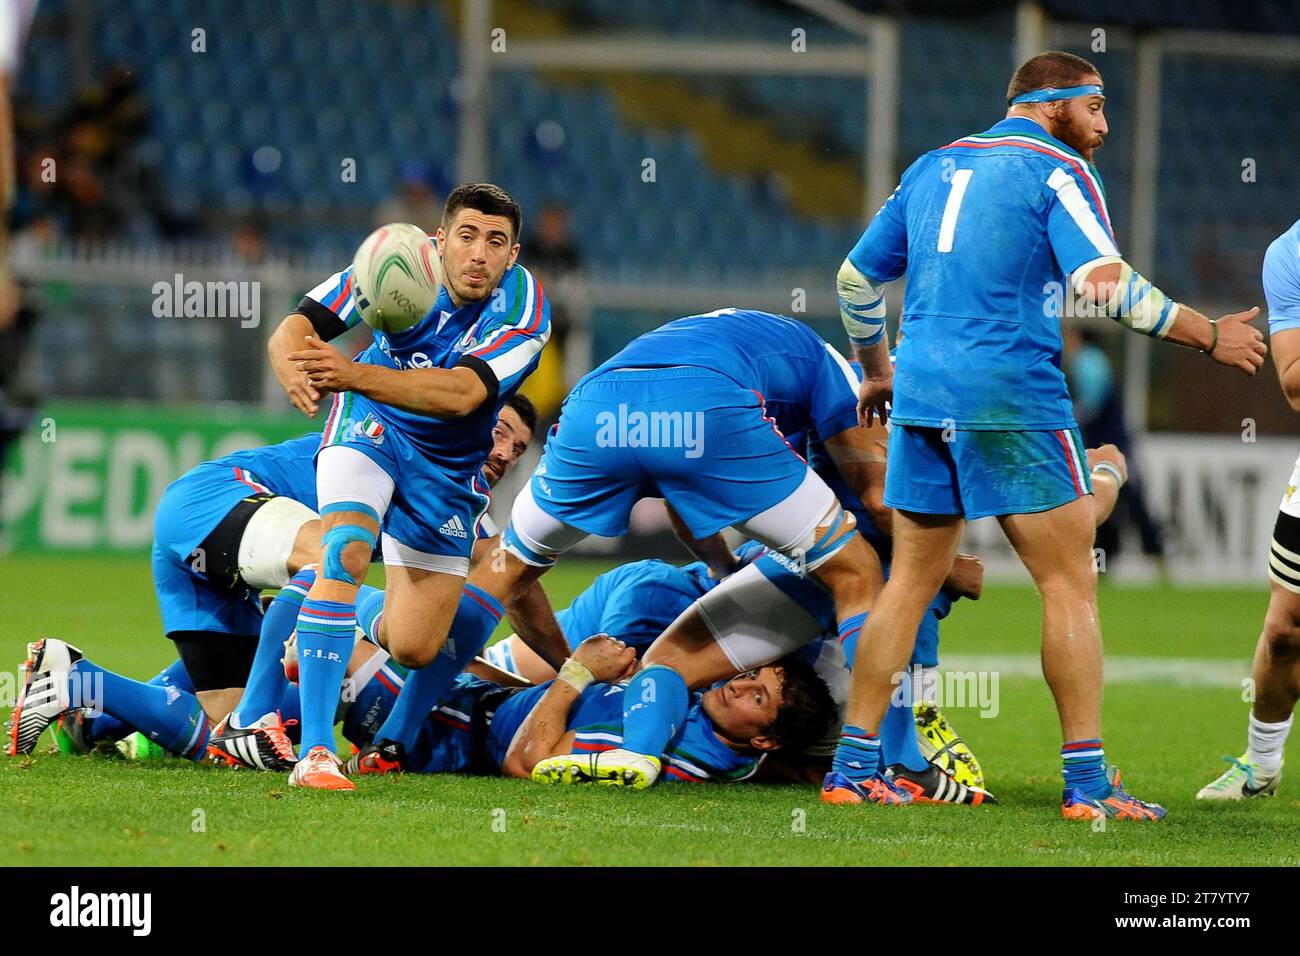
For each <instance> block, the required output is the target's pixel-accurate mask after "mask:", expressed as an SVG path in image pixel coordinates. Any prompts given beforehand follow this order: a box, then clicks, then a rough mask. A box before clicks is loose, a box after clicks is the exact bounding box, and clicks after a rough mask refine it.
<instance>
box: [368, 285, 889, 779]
mask: <svg viewBox="0 0 1300 956" xmlns="http://www.w3.org/2000/svg"><path fill="white" fill-rule="evenodd" d="M852 391H853V377H852V372H851V370H850V369H849V368H848V364H847V363H846V362H845V361H844V359H843V358H842V357H840V356H839V354H838V353H836V352H835V351H834V349H832V348H831V347H830V346H829V345H828V344H827V343H826V342H824V341H823V340H822V339H821V338H820V337H818V336H817V335H816V333H814V332H813V331H812V330H811V329H809V328H808V327H807V326H806V325H803V324H802V323H800V322H796V321H794V320H792V319H787V318H783V317H781V316H776V315H770V314H767V313H763V312H754V311H746V310H737V309H722V310H719V311H717V312H713V313H709V314H707V315H698V316H689V317H687V318H684V319H679V320H677V321H675V322H671V323H669V324H668V325H666V326H663V327H662V328H660V329H657V330H656V331H654V332H650V333H648V334H646V335H643V336H641V337H640V338H638V339H636V340H634V341H633V342H632V343H631V344H630V345H628V346H627V347H626V348H625V349H623V350H622V351H621V352H619V353H618V354H617V355H616V356H614V357H613V358H612V359H610V360H609V361H607V362H606V363H605V364H604V365H602V366H601V367H599V368H597V369H596V370H594V371H593V372H591V373H589V374H588V375H586V376H585V377H584V378H583V379H582V380H581V381H580V382H579V383H578V385H577V386H576V387H575V388H574V390H573V391H572V393H570V395H569V397H568V399H567V400H566V401H565V404H564V409H563V411H562V413H561V417H560V422H559V425H558V428H557V430H556V431H555V432H554V433H553V434H552V435H551V436H550V437H549V439H548V441H547V445H546V451H545V454H544V455H543V456H542V460H541V462H540V463H539V464H538V466H537V468H536V470H535V471H534V473H533V478H532V481H531V482H530V483H529V485H528V486H527V487H526V488H525V489H524V490H523V491H521V492H520V494H519V497H518V498H516V499H515V502H514V506H513V508H512V509H511V515H510V523H509V526H508V527H507V529H506V531H505V533H504V534H503V536H502V540H503V544H504V545H505V554H504V560H503V561H500V562H497V561H492V562H488V563H485V564H480V565H479V566H478V567H476V568H475V569H474V572H473V573H472V575H471V578H470V582H469V583H470V585H471V586H472V587H477V588H479V589H480V590H481V591H483V592H486V593H487V594H488V595H490V596H491V597H493V598H494V599H495V600H498V601H499V600H503V599H506V598H508V597H509V596H510V595H512V594H514V593H516V592H517V591H518V590H519V589H520V588H521V587H524V586H527V585H528V584H529V583H530V582H532V581H535V580H536V579H537V578H538V577H539V576H540V575H541V574H542V573H543V572H544V571H545V570H546V569H548V568H549V567H551V566H552V565H553V564H554V563H555V561H556V558H557V557H558V556H559V555H560V554H561V553H563V552H564V551H566V550H568V549H569V548H570V547H572V546H573V545H575V544H577V543H578V542H579V541H581V540H582V539H583V538H585V537H586V536H587V535H588V534H600V535H609V536H616V535H621V534H623V533H625V532H626V530H627V522H628V515H629V513H630V511H631V509H632V506H633V505H634V504H635V503H636V501H638V500H639V499H641V498H644V497H662V498H666V499H667V501H668V505H669V506H670V507H671V508H672V509H673V511H674V512H675V513H676V514H677V515H678V516H679V519H680V524H681V526H682V530H684V531H685V532H686V534H687V537H688V538H689V539H690V540H691V542H692V543H693V544H694V548H695V552H696V554H697V556H698V557H700V559H701V560H704V561H705V562H706V563H707V564H708V565H709V566H710V568H711V569H714V570H715V571H717V572H718V573H721V574H725V573H728V572H730V571H731V570H733V566H734V563H735V557H734V555H732V554H731V552H730V550H728V549H727V548H726V545H725V542H723V541H722V537H721V534H720V532H721V531H722V529H723V528H726V527H728V526H730V527H733V528H735V529H736V530H738V531H739V532H740V533H742V534H744V535H745V536H747V537H752V538H754V539H756V540H759V541H762V542H763V543H764V544H766V545H768V546H769V547H771V548H773V549H774V550H777V551H780V552H782V553H784V554H786V555H787V556H792V557H793V556H798V559H799V560H801V562H802V564H803V566H804V567H805V569H806V570H807V572H808V573H810V574H812V575H814V576H815V577H816V578H817V579H818V580H820V581H821V582H822V583H823V584H824V585H825V586H826V587H827V588H828V590H829V591H830V592H831V593H832V595H833V596H834V600H835V609H836V615H837V618H838V622H839V623H838V627H839V630H840V632H841V633H847V632H850V631H853V630H856V629H857V628H858V627H859V625H860V624H861V621H862V619H863V617H864V615H865V614H866V612H867V610H869V608H870V606H871V601H872V599H873V598H874V596H875V594H876V593H877V592H878V591H879V589H880V586H881V576H880V562H879V561H878V560H877V558H876V556H875V554H874V553H873V552H872V551H871V549H870V547H868V545H867V543H866V541H865V540H863V538H862V537H861V536H860V535H857V534H854V525H855V519H854V518H853V516H852V515H851V514H849V513H847V512H845V510H844V508H843V507H842V506H841V505H840V504H839V502H838V501H837V500H836V498H835V494H834V492H833V491H831V489H830V488H828V487H827V486H826V483H825V482H824V481H823V480H822V479H821V478H820V477H819V476H818V475H817V474H816V473H815V472H813V471H812V469H810V468H809V467H808V464H807V463H806V462H805V461H804V460H803V459H802V458H801V457H800V456H799V455H798V454H796V453H795V451H794V449H792V448H791V447H790V445H789V444H788V443H787V442H786V440H785V438H784V437H783V433H790V434H794V433H795V432H799V431H802V430H804V429H805V428H807V427H809V426H810V425H811V427H813V428H815V429H816V431H817V433H818V434H819V435H824V436H827V437H826V441H827V443H828V445H835V444H837V443H839V442H841V441H847V440H848V437H846V436H848V433H850V432H855V431H856V430H857V426H856V415H855V413H853V412H852V410H846V405H845V403H844V402H842V401H841V400H840V399H839V396H840V395H842V394H844V393H846V392H849V393H851V392H852ZM679 533H680V532H679ZM493 624H494V622H493V621H491V620H490V619H488V618H486V617H483V618H482V619H481V620H480V621H479V623H478V628H479V629H478V630H477V631H468V630H467V631H466V632H464V633H462V634H459V635H457V641H458V643H459V642H460V640H461V639H464V640H466V641H467V642H468V643H469V644H470V646H475V647H482V646H483V645H484V644H485V643H486V639H487V636H488V634H489V633H490V632H491V630H492V626H493ZM458 627H459V622H457V624H456V625H454V626H453V633H455V632H456V628H458ZM556 636H557V637H558V638H559V639H560V640H561V641H562V634H557V635H556ZM864 651H865V652H866V656H867V657H868V658H870V657H871V655H872V653H873V651H874V649H873V648H870V647H867V648H864ZM873 663H874V662H873ZM705 664H706V666H704V667H701V668H699V669H698V670H695V671H693V672H692V673H691V674H690V675H683V674H682V673H679V672H678V671H677V670H675V669H673V668H671V667H667V666H662V665H661V666H655V667H648V668H646V669H645V670H643V671H641V672H639V673H638V674H637V675H636V676H634V677H633V678H632V679H631V681H630V682H629V684H628V687H627V693H626V698H625V718H624V723H625V729H626V735H625V739H624V746H623V747H621V748H619V749H618V750H617V751H616V752H614V753H612V754H609V755H606V759H607V761H608V764H609V765H611V766H612V765H614V764H616V763H618V762H620V761H621V762H622V763H623V765H624V769H625V772H626V773H627V774H630V775H632V776H633V777H640V778H644V779H647V780H653V779H654V777H655V776H657V775H658V773H659V770H660V767H661V764H660V760H659V757H658V755H659V754H662V753H664V751H665V748H666V745H667V743H668V741H669V740H670V739H671V738H672V736H673V734H674V733H675V732H676V730H677V729H679V728H680V727H681V726H682V721H683V720H684V719H685V716H686V713H687V710H688V709H689V706H690V691H691V689H692V688H697V689H698V688H704V687H709V686H711V685H712V684H713V683H715V682H716V681H718V680H721V679H724V678H726V677H728V676H730V675H731V674H733V673H735V669H734V667H733V666H732V665H731V664H730V663H729V662H726V661H725V660H724V661H722V666H721V667H720V668H719V669H717V671H716V672H710V670H709V668H710V667H712V666H714V662H705ZM412 691H413V682H412V681H408V682H407V683H406V686H405V687H404V688H403V689H402V695H401V697H400V698H399V700H398V704H397V707H395V708H394V710H393V713H392V714H391V715H390V716H389V718H388V721H387V722H386V724H385V726H384V728H383V729H382V730H381V732H380V736H379V739H378V740H377V742H376V744H377V745H380V744H383V743H384V742H385V741H391V742H394V743H399V744H401V745H402V746H404V747H406V748H408V749H409V747H410V746H411V745H412V744H413V743H414V739H415V734H416V733H417V732H418V729H419V726H420V722H421V721H422V720H423V719H424V715H425V714H427V713H428V712H429V708H430V707H431V706H432V704H433V700H432V699H428V698H426V697H424V696H422V695H421V694H419V693H412ZM650 697H654V698H655V699H656V700H658V701H659V702H660V703H661V704H663V705H664V706H663V707H661V708H657V709H655V710H653V711H651V710H647V709H645V708H643V707H641V706H639V702H640V701H641V700H642V699H649V698H650Z"/></svg>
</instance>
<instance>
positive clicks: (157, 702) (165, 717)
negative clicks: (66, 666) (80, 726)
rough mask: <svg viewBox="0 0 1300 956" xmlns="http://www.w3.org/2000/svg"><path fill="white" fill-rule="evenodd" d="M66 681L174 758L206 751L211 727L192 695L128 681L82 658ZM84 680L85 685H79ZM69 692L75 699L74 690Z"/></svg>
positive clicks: (189, 757)
mask: <svg viewBox="0 0 1300 956" xmlns="http://www.w3.org/2000/svg"><path fill="white" fill-rule="evenodd" d="M68 679H69V683H71V682H72V681H77V682H78V687H81V688H85V687H91V688H93V689H94V691H93V692H94V693H95V694H96V697H97V702H98V704H99V707H100V708H101V709H103V710H104V712H105V713H108V714H112V715H113V716H114V717H116V718H117V719H118V720H119V721H121V722H122V723H123V724H127V725H129V726H128V727H127V730H128V731H129V730H130V729H131V728H135V729H136V730H138V731H140V732H141V733H142V734H144V735H145V736H146V737H148V738H149V739H150V740H152V741H154V742H155V743H156V744H158V745H159V746H160V747H162V748H163V749H165V750H169V751H171V752H172V753H174V754H176V755H177V756H178V757H184V758H186V759H187V760H200V759H202V757H203V755H204V753H205V752H206V751H207V749H208V736H209V733H210V730H211V728H209V726H208V718H207V715H206V714H204V713H203V707H202V705H201V704H200V703H199V699H198V698H197V697H195V696H194V695H193V694H190V693H186V692H185V691H183V690H180V689H178V688H176V687H172V686H167V685H164V684H161V683H159V684H145V683H143V682H141V681H138V680H131V678H129V677H123V676H122V675H121V674H114V673H113V672H112V671H108V670H104V668H102V667H100V666H99V665H98V664H96V663H94V662H93V661H90V660H88V659H86V658H84V657H83V658H82V659H81V660H79V661H77V663H76V664H74V665H73V666H72V670H71V671H69V678H68ZM87 680H89V681H90V683H89V684H86V683H83V682H85V681H87ZM69 689H70V690H71V691H73V693H74V697H75V694H76V692H77V688H71V687H70V688H69ZM82 699H83V700H84V699H85V696H84V694H83V698H82ZM87 703H89V701H87Z"/></svg>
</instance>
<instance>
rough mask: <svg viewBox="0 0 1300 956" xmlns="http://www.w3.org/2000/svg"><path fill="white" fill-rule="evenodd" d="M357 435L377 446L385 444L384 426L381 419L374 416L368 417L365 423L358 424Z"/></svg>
mask: <svg viewBox="0 0 1300 956" xmlns="http://www.w3.org/2000/svg"><path fill="white" fill-rule="evenodd" d="M356 429H357V434H358V435H363V436H365V437H366V438H369V439H370V440H371V441H372V442H374V443H375V444H376V445H382V444H383V443H384V426H383V425H381V424H380V423H379V419H377V418H375V416H374V415H367V416H366V417H365V420H364V421H361V422H358V423H357V426H356Z"/></svg>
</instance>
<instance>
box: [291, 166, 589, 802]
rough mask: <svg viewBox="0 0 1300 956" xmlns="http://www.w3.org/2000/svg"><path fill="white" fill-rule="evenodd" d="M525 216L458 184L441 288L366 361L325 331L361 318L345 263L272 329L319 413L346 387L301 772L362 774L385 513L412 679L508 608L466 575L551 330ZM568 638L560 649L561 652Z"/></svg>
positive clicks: (333, 427) (298, 776)
mask: <svg viewBox="0 0 1300 956" xmlns="http://www.w3.org/2000/svg"><path fill="white" fill-rule="evenodd" d="M521 221H522V216H521V213H520V209H519V206H518V204H517V203H516V202H515V201H514V199H512V198H511V197H510V196H509V195H508V194H507V193H506V192H505V191H504V190H502V189H500V188H499V187H497V186H493V185H490V184H483V183H474V184H467V185H462V186H459V187H457V188H456V189H454V190H452V192H451V195H450V196H449V197H448V199H447V204H446V207H445V210H444V213H443V219H442V223H441V225H440V226H439V229H438V232H437V235H436V240H437V243H438V249H439V255H440V257H441V260H442V264H443V272H444V276H445V279H444V284H443V288H442V290H441V292H440V294H439V297H438V301H437V303H436V304H435V306H434V307H433V309H431V310H430V312H429V314H428V315H426V316H425V317H424V319H423V320H422V321H421V322H419V323H418V324H417V325H415V326H414V327H413V328H411V329H409V330H407V331H405V332H402V333H379V332H376V333H375V336H374V341H373V343H372V344H371V346H370V347H369V348H368V349H367V350H366V351H365V352H364V353H363V354H362V355H361V356H360V357H359V359H358V360H357V361H352V360H350V359H349V358H348V357H347V356H345V355H344V354H343V353H342V352H340V351H339V350H338V349H335V348H333V347H332V346H329V345H328V344H326V343H325V342H324V341H322V339H323V338H327V337H329V336H331V335H333V334H337V333H339V332H341V331H343V330H344V329H345V328H347V327H349V326H350V325H353V324H355V323H356V321H357V309H356V303H355V301H354V299H353V296H352V292H351V270H350V269H348V270H344V271H343V272H341V273H339V275H338V276H337V277H336V278H335V280H334V281H333V282H332V283H329V284H328V285H329V286H330V287H329V289H328V290H327V291H324V292H322V291H321V287H318V289H317V290H314V291H315V292H316V294H315V295H311V296H309V297H308V299H307V300H306V301H304V303H302V304H300V306H299V310H298V312H296V313H294V314H292V315H290V316H288V317H286V319H285V320H284V322H283V323H282V325H281V327H280V328H279V329H277V331H276V334H275V335H274V336H273V337H272V340H271V343H270V349H271V352H272V367H273V368H275V369H276V374H277V375H278V376H279V377H280V380H281V382H282V383H284V384H285V386H286V391H288V393H289V394H290V397H291V399H293V400H294V401H295V404H297V405H298V407H299V408H301V409H302V410H303V411H305V412H306V413H308V414H313V413H314V411H315V410H316V408H317V405H316V404H315V402H316V400H317V399H318V398H319V396H320V394H321V393H323V392H332V393H334V401H333V406H332V408H331V411H330V414H329V417H328V419H327V420H326V423H325V428H324V434H323V436H322V442H321V450H320V452H319V454H318V457H317V469H316V470H317V497H318V500H319V503H320V510H321V522H322V530H323V536H322V539H321V540H322V544H321V551H322V557H323V562H322V568H321V573H320V575H319V576H318V577H317V579H316V581H315V583H314V584H313V585H312V588H311V591H310V593H309V594H308V595H307V599H306V600H305V601H304V602H303V605H302V610H301V612H300V614H299V618H298V623H297V632H298V640H299V644H300V655H301V660H302V664H301V666H302V681H301V695H302V758H301V760H300V761H299V765H298V766H297V767H296V768H295V771H294V772H293V774H292V775H291V781H290V782H291V783H292V784H293V785H294V786H305V787H309V788H315V789H330V790H350V789H352V788H353V784H352V783H351V782H350V781H349V780H347V778H346V777H345V776H343V774H342V772H341V771H340V768H339V762H338V758H337V757H336V756H335V755H334V749H333V748H334V735H333V727H332V721H331V718H332V716H333V708H334V702H335V700H336V699H337V694H338V688H339V686H340V684H341V682H342V678H343V671H344V668H345V667H346V664H347V656H348V655H347V649H348V648H349V647H350V646H351V644H350V642H351V640H352V634H353V632H354V627H355V619H356V596H357V589H358V588H359V587H360V586H361V584H362V583H363V581H364V579H365V575H366V571H367V568H368V566H369V560H370V554H371V551H372V550H373V548H374V546H375V543H376V541H377V540H378V538H379V533H380V530H381V528H382V530H383V557H384V565H385V568H386V569H387V575H386V576H387V582H388V584H387V589H386V592H385V594H386V596H385V600H386V602H387V603H386V608H385V614H384V624H385V628H386V632H385V637H386V643H387V646H388V647H389V648H390V650H391V651H392V653H393V654H394V655H395V656H396V657H397V659H398V660H399V661H401V662H402V663H403V664H406V665H409V666H411V667H415V668H419V669H420V670H417V671H416V672H415V673H413V674H412V676H411V680H410V681H408V687H420V686H423V685H425V684H428V685H429V686H430V687H431V689H432V690H434V691H438V692H440V690H441V689H445V687H446V686H447V685H448V684H449V683H450V680H451V677H452V676H454V672H453V673H451V674H448V673H444V671H446V670H447V668H446V667H445V666H444V667H443V668H437V667H430V665H431V664H433V662H434V660H435V658H436V656H437V655H438V653H439V649H440V648H441V647H442V646H443V643H444V641H446V640H447V636H448V631H449V629H450V628H451V626H452V624H453V619H454V617H456V616H457V615H458V614H459V615H460V616H461V617H462V618H464V619H474V620H476V619H478V618H480V617H482V618H485V619H486V618H490V619H493V623H495V620H497V619H499V618H500V616H501V613H502V609H501V606H500V605H499V604H498V603H497V602H496V601H494V600H493V599H491V598H484V596H483V595H481V594H479V593H477V592H476V591H475V589H472V588H470V589H467V588H466V587H465V580H464V578H465V575H466V573H467V572H468V568H469V559H470V545H471V542H472V528H473V527H474V525H475V524H476V522H477V521H478V518H479V516H480V515H481V514H482V513H483V511H484V509H485V508H486V507H487V498H486V496H485V495H483V494H482V493H481V490H480V489H477V488H475V484H474V483H475V477H476V475H477V474H478V470H479V467H480V466H481V465H482V463H483V460H484V458H485V457H486V455H487V453H488V451H489V450H490V448H491V429H492V423H493V422H494V421H495V420H496V412H497V410H498V409H499V408H500V407H501V405H502V403H504V402H505V400H506V399H507V398H509V397H510V395H512V394H513V393H514V392H515V390H516V389H517V388H518V387H519V385H520V384H521V383H522V382H523V380H524V378H525V377H527V375H528V374H529V373H530V372H531V371H532V370H533V369H534V368H535V367H536V366H537V362H538V359H539V356H540V353H541V350H542V348H543V347H544V346H545V344H546V342H547V339H548V338H549V337H550V307H549V305H548V304H547V302H546V297H545V294H544V293H543V291H542V288H541V285H540V284H539V283H538V282H537V281H536V280H535V279H533V277H532V276H531V275H530V274H529V273H528V271H527V270H526V269H525V268H524V267H523V266H522V265H520V264H518V263H517V261H516V260H517V258H518V255H519V243H518V237H519V230H520V226H521ZM317 296H319V298H318V297H317ZM313 396H315V398H313ZM564 650H565V648H564V647H563V646H562V645H561V646H558V647H554V648H551V649H550V652H551V654H552V655H553V656H555V658H556V659H557V660H558V659H559V657H560V656H561V655H562V654H563V653H564Z"/></svg>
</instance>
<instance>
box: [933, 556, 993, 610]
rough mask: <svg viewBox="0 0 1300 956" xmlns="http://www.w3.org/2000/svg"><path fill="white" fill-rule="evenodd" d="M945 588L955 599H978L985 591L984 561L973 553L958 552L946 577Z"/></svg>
mask: <svg viewBox="0 0 1300 956" xmlns="http://www.w3.org/2000/svg"><path fill="white" fill-rule="evenodd" d="M943 589H944V590H945V591H947V592H948V596H949V597H951V598H952V599H953V600H956V599H957V598H970V599H971V600H972V601H978V600H979V599H980V595H981V594H983V593H984V562H983V561H981V560H980V559H979V558H977V557H976V556H975V555H973V554H958V555H957V556H956V557H955V558H953V560H952V569H951V570H950V571H949V572H948V577H946V578H945V579H944V582H943Z"/></svg>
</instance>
